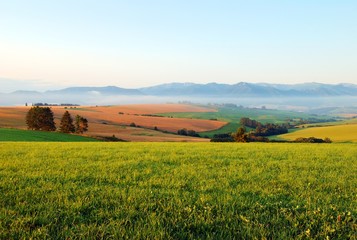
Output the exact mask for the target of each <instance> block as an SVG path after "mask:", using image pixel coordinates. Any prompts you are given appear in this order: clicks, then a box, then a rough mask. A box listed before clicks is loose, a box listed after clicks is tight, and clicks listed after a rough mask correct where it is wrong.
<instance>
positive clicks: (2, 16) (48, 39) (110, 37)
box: [0, 0, 357, 92]
mask: <svg viewBox="0 0 357 240" xmlns="http://www.w3.org/2000/svg"><path fill="white" fill-rule="evenodd" d="M356 13H357V1H356V0H339V1H335V0H314V1H311V0H299V1H290V0H279V1H278V0H271V1H266V0H251V1H241V0H222V1H218V0H215V1H212V0H173V1H169V0H151V1H148V0H126V1H124V0H101V1H94V0H74V1H73V0H61V1H46V0H31V1H28V0H11V1H6V0H0V82H2V83H1V89H0V92H6V91H13V90H16V89H28V90H33V89H37V90H45V89H54V88H58V87H67V86H79V85H85V86H106V85H116V86H120V87H127V88H131V87H132V88H134V87H144V86H150V85H156V84H161V83H168V82H195V83H208V82H218V83H237V82H241V81H246V82H267V83H302V82H313V81H314V82H321V83H339V82H347V83H357V67H356V66H357V57H356V56H357V14H356Z"/></svg>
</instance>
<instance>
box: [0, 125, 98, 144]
mask: <svg viewBox="0 0 357 240" xmlns="http://www.w3.org/2000/svg"><path fill="white" fill-rule="evenodd" d="M3 141H6V142H7V141H10V142H11V141H13V142H96V141H98V140H96V139H94V138H89V137H84V136H78V135H71V134H64V133H58V132H43V131H27V130H20V129H11V128H0V142H3Z"/></svg>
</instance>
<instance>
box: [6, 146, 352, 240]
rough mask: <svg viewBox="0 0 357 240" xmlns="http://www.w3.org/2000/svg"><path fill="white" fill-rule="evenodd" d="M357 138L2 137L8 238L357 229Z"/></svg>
mask: <svg viewBox="0 0 357 240" xmlns="http://www.w3.org/2000/svg"><path fill="white" fill-rule="evenodd" d="M356 174H357V145H356V144H348V143H347V144H262V143H261V144H255V143H254V144H253V143H249V144H238V143H232V144H231V143H228V144H213V143H190V144H188V143H1V144H0V179H1V180H0V191H1V195H0V239H22V238H34V239H44V238H57V239H96V238H110V239H123V238H128V239H133V238H136V239H144V238H145V239H146V238H148V239H189V238H201V239H234V238H235V239H311V238H312V239H356V237H357V236H356V232H357V222H356V214H357V210H356V206H357V190H356V189H357V188H356V186H357V179H356Z"/></svg>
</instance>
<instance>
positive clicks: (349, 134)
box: [279, 124, 357, 142]
mask: <svg viewBox="0 0 357 240" xmlns="http://www.w3.org/2000/svg"><path fill="white" fill-rule="evenodd" d="M356 133H357V124H348V125H346V124H341V125H335V126H321V127H309V128H304V129H302V130H299V131H294V132H291V133H287V134H283V135H279V138H282V139H287V140H295V139H296V138H300V137H305V138H307V137H317V138H322V139H324V138H326V137H328V138H330V139H331V140H332V141H333V142H357V135H356Z"/></svg>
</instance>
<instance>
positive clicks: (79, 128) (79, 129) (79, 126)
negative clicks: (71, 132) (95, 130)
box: [75, 115, 88, 134]
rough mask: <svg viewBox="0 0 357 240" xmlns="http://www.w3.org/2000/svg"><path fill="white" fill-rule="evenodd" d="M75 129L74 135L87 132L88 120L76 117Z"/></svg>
mask: <svg viewBox="0 0 357 240" xmlns="http://www.w3.org/2000/svg"><path fill="white" fill-rule="evenodd" d="M75 129H76V133H80V134H82V133H84V132H86V131H88V120H87V119H86V118H84V117H81V116H79V115H77V116H76V122H75Z"/></svg>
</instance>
